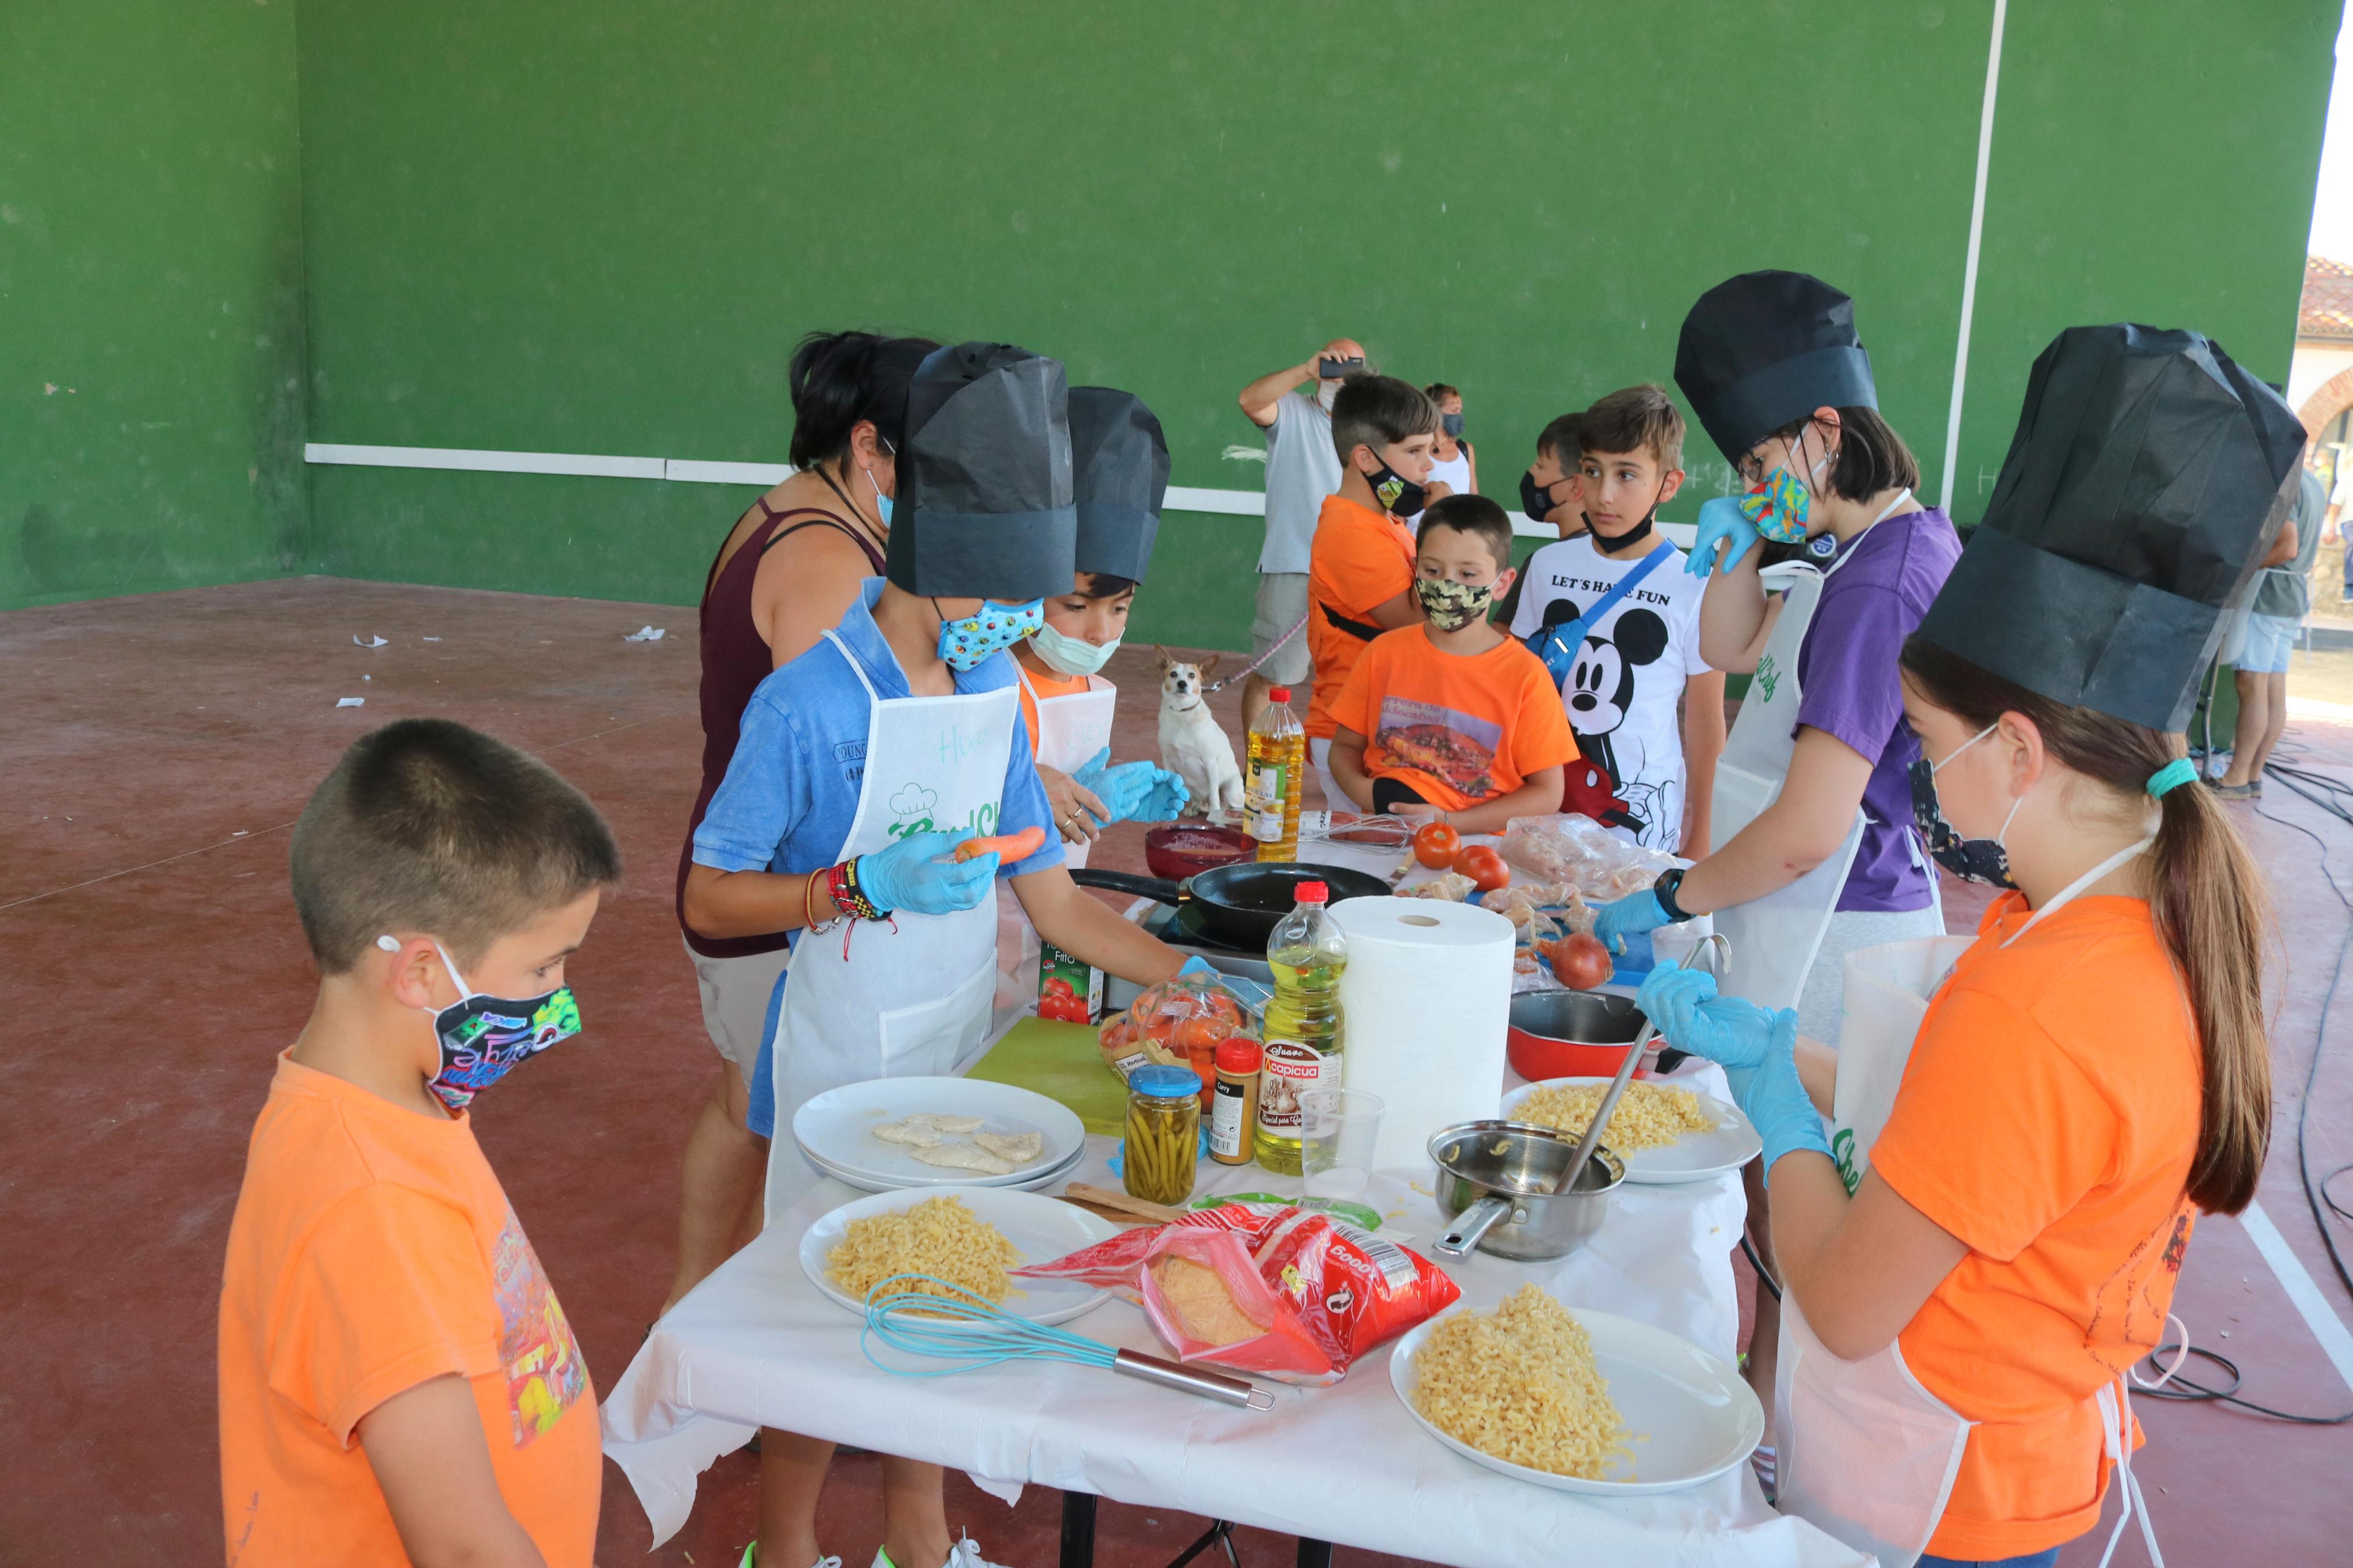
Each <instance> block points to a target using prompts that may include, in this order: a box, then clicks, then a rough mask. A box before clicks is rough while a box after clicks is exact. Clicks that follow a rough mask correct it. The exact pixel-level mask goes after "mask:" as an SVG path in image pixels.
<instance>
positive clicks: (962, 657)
mask: <svg viewBox="0 0 2353 1568" xmlns="http://www.w3.org/2000/svg"><path fill="white" fill-rule="evenodd" d="M939 607H940V602H939V601H938V600H937V599H934V600H933V601H932V608H934V610H936V609H938V608H939ZM1045 624H1046V601H1045V600H1043V599H1032V600H1030V601H1029V603H1028V604H1026V605H1000V604H998V603H997V601H996V600H994V599H983V600H982V601H981V602H980V608H979V609H977V610H976V611H974V612H973V613H972V614H971V615H969V616H965V617H964V618H963V619H962V620H955V621H952V620H949V619H948V618H947V617H946V616H945V615H943V616H941V617H940V658H943V659H944V660H946V661H947V667H948V668H950V669H954V670H959V671H969V670H974V669H977V668H980V667H981V665H982V664H984V663H985V662H987V659H988V658H989V657H990V656H991V655H994V654H999V653H1003V652H1004V651H1005V650H1006V649H1007V648H1009V647H1012V646H1013V645H1014V644H1016V643H1018V642H1019V641H1020V640H1021V639H1022V638H1024V637H1035V636H1036V635H1037V633H1038V628H1039V627H1040V626H1044V625H1045Z"/></svg>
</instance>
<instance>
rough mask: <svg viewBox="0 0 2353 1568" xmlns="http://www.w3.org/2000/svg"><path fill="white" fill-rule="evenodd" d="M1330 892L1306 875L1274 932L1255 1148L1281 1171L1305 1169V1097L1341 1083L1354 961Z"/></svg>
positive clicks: (1269, 1167)
mask: <svg viewBox="0 0 2353 1568" xmlns="http://www.w3.org/2000/svg"><path fill="white" fill-rule="evenodd" d="M1330 896H1331V895H1330V891H1329V889H1327V888H1326V887H1325V886H1324V884H1323V883H1322V882H1302V883H1301V884H1300V885H1299V891H1298V895H1297V897H1298V900H1299V901H1298V902H1297V903H1296V904H1295V905H1293V908H1292V910H1291V912H1290V913H1289V914H1287V915H1285V916H1283V917H1282V922H1281V923H1280V924H1278V925H1277V926H1276V927H1275V928H1274V934H1273V935H1272V936H1271V937H1269V938H1268V939H1267V944H1266V963H1267V967H1268V968H1270V969H1271V970H1273V971H1274V997H1273V999H1272V1000H1271V1001H1270V1002H1269V1003H1267V1005H1266V1020H1265V1026H1264V1027H1263V1028H1262V1029H1261V1030H1260V1034H1261V1037H1263V1038H1264V1040H1265V1042H1266V1052H1265V1068H1264V1069H1263V1073H1262V1076H1261V1079H1260V1084H1259V1100H1258V1133H1257V1136H1256V1137H1255V1138H1254V1139H1253V1140H1252V1147H1253V1148H1254V1149H1255V1150H1256V1152H1257V1154H1258V1163H1260V1164H1261V1165H1262V1166H1264V1167H1265V1168H1266V1169H1267V1170H1270V1171H1272V1172H1274V1173H1276V1174H1278V1175H1285V1176H1295V1175H1297V1174H1299V1137H1300V1131H1299V1130H1300V1113H1299V1097H1300V1096H1301V1095H1303V1094H1304V1093H1306V1092H1307V1091H1308V1090H1309V1089H1337V1088H1339V1087H1340V1052H1341V1047H1342V1046H1343V1044H1344V1039H1343V1033H1344V1031H1343V1028H1342V1020H1341V1017H1340V976H1341V974H1342V973H1345V971H1346V970H1347V967H1348V941H1347V939H1346V938H1345V937H1344V936H1342V935H1341V934H1340V928H1339V927H1338V926H1336V925H1335V924H1333V923H1332V917H1331V915H1330V913H1329V912H1328V911H1327V910H1326V909H1325V908H1324V905H1325V903H1326V902H1327V900H1329V898H1330Z"/></svg>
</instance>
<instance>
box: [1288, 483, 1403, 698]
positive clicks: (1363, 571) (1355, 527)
mask: <svg viewBox="0 0 2353 1568" xmlns="http://www.w3.org/2000/svg"><path fill="white" fill-rule="evenodd" d="M1307 559H1308V570H1307V656H1308V658H1311V659H1313V660H1314V663H1315V692H1314V698H1313V700H1311V701H1310V702H1309V703H1308V707H1307V733H1308V734H1309V735H1311V736H1313V737H1314V739H1316V740H1319V741H1328V740H1330V739H1331V738H1332V704H1333V703H1334V702H1335V701H1337V700H1339V696H1340V688H1342V687H1343V686H1345V685H1346V684H1347V683H1348V672H1349V671H1350V670H1352V669H1354V668H1356V656H1357V655H1359V654H1361V653H1363V652H1364V651H1365V647H1366V644H1368V643H1370V642H1371V641H1372V639H1373V638H1374V637H1377V636H1379V635H1380V629H1381V628H1380V627H1379V626H1377V625H1376V624H1375V623H1374V621H1373V618H1372V616H1373V611H1374V609H1375V608H1376V607H1377V606H1379V605H1386V604H1388V602H1389V601H1390V600H1391V599H1394V598H1396V597H1397V596H1398V595H1399V594H1402V593H1404V592H1405V591H1406V590H1407V589H1408V588H1410V587H1412V586H1413V535H1412V534H1411V533H1410V532H1409V531H1407V529H1406V526H1405V524H1403V523H1401V522H1399V521H1398V520H1397V519H1395V518H1393V517H1391V516H1389V515H1388V513H1387V512H1379V511H1375V510H1373V509H1372V508H1370V507H1368V506H1360V505H1358V504H1357V503H1356V502H1355V501H1352V500H1348V499H1347V498H1346V497H1345V496H1341V495H1328V496H1325V497H1324V510H1322V511H1321V512H1319V513H1318V514H1317V515H1316V518H1315V542H1314V546H1313V547H1312V548H1311V549H1310V551H1309V552H1308V558H1307ZM1335 616H1336V617H1338V619H1339V620H1343V621H1346V622H1349V623H1351V624H1352V625H1354V626H1356V627H1357V628H1359V629H1357V630H1354V631H1350V630H1347V629H1345V628H1344V627H1342V626H1338V625H1336V624H1335V619H1334V617H1335Z"/></svg>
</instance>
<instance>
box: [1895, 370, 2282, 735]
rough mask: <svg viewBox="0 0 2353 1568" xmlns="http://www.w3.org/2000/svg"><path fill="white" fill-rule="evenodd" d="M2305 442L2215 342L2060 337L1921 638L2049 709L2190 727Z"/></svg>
mask: <svg viewBox="0 0 2353 1568" xmlns="http://www.w3.org/2000/svg"><path fill="white" fill-rule="evenodd" d="M2304 438H2305V433H2304V426H2302V425H2301V424H2299V423H2298V422H2297V420H2296V417H2295V414H2294V413H2293V412H2291V411H2290V410H2289V408H2288V406H2287V405H2286V404H2285V403H2284V402H2282V401H2281V399H2280V397H2279V395H2278V394H2276V393H2274V392H2273V391H2272V390H2271V388H2269V387H2267V386H2265V385H2264V384H2263V383H2261V382H2259V381H2257V380H2256V379H2255V378H2254V377H2253V376H2251V375H2249V374H2247V373H2246V372H2245V371H2243V370H2242V369H2240V368H2239V366H2238V365H2237V364H2235V363H2232V359H2231V356H2230V355H2229V354H2226V353H2223V352H2222V349H2221V345H2220V344H2218V343H2216V342H2212V341H2211V339H2208V338H2205V337H2203V336H2200V334H2199V333H2197V332H2189V331H2160V330H2158V329H2157V328H2154V327H2139V326H2128V325H2123V324H2117V325H2112V326H2105V327H2070V328H2068V329H2067V330H2066V331H2063V332H2062V333H2060V334H2059V336H2058V337H2057V339H2055V340H2054V341H2053V342H2052V344H2051V346H2050V347H2049V348H2047V349H2044V350H2043V351H2042V357H2041V358H2040V359H2037V360H2036V361H2035V362H2034V371H2033V374H2031V376H2030V377H2029V378H2028V380H2027V384H2026V405H2025V407H2024V408H2023V409H2022V410H2021V412H2020V414H2019V419H2018V434H2017V435H2016V436H2014V437H2011V439H2010V456H2009V457H2008V458H2006V459H2004V460H2003V463H2002V466H2001V478H2000V479H1999V480H1998V481H1996V483H1995V485H1994V491H1993V500H1992V501H1991V502H1990V503H1989V505H1988V507H1987V509H1986V515H1985V521H1983V522H1981V523H1979V524H1978V528H1977V531H1975V532H1974V533H1972V534H1971V535H1970V537H1969V542H1968V547H1967V548H1966V549H1965V550H1963V551H1962V552H1961V558H1960V561H1959V562H1958V563H1957V564H1956V565H1955V566H1954V568H1953V573H1952V575H1951V576H1950V577H1948V578H1947V579H1946V582H1945V586H1944V589H1943V591H1942V592H1940V593H1939V594H1937V595H1936V603H1935V604H1934V605H1930V606H1929V609H1928V614H1927V616H1926V619H1924V620H1923V621H1922V622H1921V623H1920V632H1919V635H1920V636H1921V637H1924V638H1926V640H1928V641H1929V642H1932V643H1935V644H1936V646H1937V647H1942V648H1944V649H1946V650H1947V651H1948V652H1951V653H1955V654H1958V655H1959V656H1960V657H1961V658H1966V659H1968V661H1969V662H1970V663H1972V664H1974V665H1977V666H1978V668H1982V669H1986V670H1989V671H1991V672H1992V673H1994V674H1996V675H1999V676H2000V677H2002V678H2003V679H2006V680H2010V681H2012V682H2014V683H2015V684H2017V685H2020V686H2023V687H2025V688H2026V689H2028V690H2030V691H2034V692H2039V693H2041V694H2042V696H2044V697H2047V698H2049V699H2051V700H2052V701H2054V702H2064V703H2068V704H2070V705H2073V706H2077V707H2084V708H2092V709H2096V710H2099V711H2100V712H2103V713H2106V714H2110V715H2113V716H2114V717H2116V718H2118V719H2125V720H2129V721H2132V722H2133V723H2136V724H2145V725H2147V726H2148V727H2149V728H2150V729H2152V730H2165V731H2178V730H2180V729H2182V728H2184V727H2185V726H2186V725H2187V724H2188V723H2189V714H2190V711H2191V710H2192V709H2193V707H2194V706H2195V705H2196V699H2197V692H2198V687H2199V684H2200V681H2201V680H2202V679H2203V678H2204V676H2205V673H2206V667H2207V664H2208V662H2209V661H2210V660H2211V659H2212V658H2213V657H2214V650H2215V647H2216V645H2217V644H2218V643H2219V642H2220V641H2221V636H2222V620H2223V610H2224V608H2225V606H2226V605H2230V604H2231V603H2232V601H2233V600H2234V599H2235V598H2236V597H2237V595H2239V593H2240V592H2241V591H2242V589H2243V588H2244V587H2245V586H2246V584H2247V580H2248V579H2249V578H2250V577H2251V576H2253V574H2254V572H2255V569H2256V563H2258V562H2260V561H2261V560H2262V559H2263V553H2264V552H2265V551H2266V550H2267V549H2268V548H2269V546H2270V544H2271V542H2272V541H2273V539H2274V537H2275V536H2276V534H2277V532H2278V529H2279V524H2280V520H2281V519H2282V518H2284V516H2285V515H2286V511H2287V507H2286V503H2287V500H2289V498H2290V497H2291V496H2292V494H2293V492H2292V491H2290V490H2289V489H2287V488H2286V487H2287V486H2289V485H2290V484H2292V483H2293V482H2294V479H2295V466H2296V458H2297V455H2298V453H2300V452H2301V451H2302V450H2303V447H2304Z"/></svg>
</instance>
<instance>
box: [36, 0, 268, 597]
mask: <svg viewBox="0 0 2353 1568" xmlns="http://www.w3.org/2000/svg"><path fill="white" fill-rule="evenodd" d="M294 73H295V48H294V7H293V5H292V4H291V0H281V3H280V4H275V5H265V4H257V3H256V0H8V3H7V4H5V5H0V608H5V607H8V606H12V605H33V604H43V603H48V602H51V601H56V600H60V599H81V598H92V597H97V596H100V595H109V594H126V593H137V592H142V591H145V590H149V589H156V588H177V587H186V586H191V585H194V584H205V583H222V582H236V581H241V580H244V579H248V578H253V577H263V576H269V575H271V574H274V573H278V572H280V571H286V570H290V569H294V568H296V567H298V566H299V565H300V564H301V561H302V559H303V555H304V552H305V543H304V540H303V529H304V519H305V510H306V504H307V503H306V496H307V489H308V485H307V480H306V478H305V476H304V473H303V465H302V410H303V402H304V400H303V395H302V384H301V376H302V369H303V361H304V353H303V343H302V333H303V318H302V288H301V259H302V257H301V196H300V192H301V184H300V181H301V153H300V150H299V145H298V140H297V134H296V132H297V121H298V113H297V108H296V99H295V85H294V83H295V74H294Z"/></svg>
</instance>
